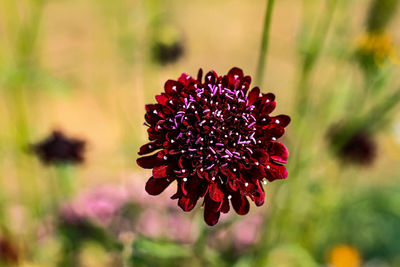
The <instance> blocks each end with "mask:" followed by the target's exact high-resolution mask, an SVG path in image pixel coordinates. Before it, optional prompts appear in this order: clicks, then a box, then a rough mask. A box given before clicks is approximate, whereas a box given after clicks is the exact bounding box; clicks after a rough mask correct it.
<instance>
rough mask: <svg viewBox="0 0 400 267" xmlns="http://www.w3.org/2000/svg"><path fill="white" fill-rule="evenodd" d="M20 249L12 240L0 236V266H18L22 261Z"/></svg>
mask: <svg viewBox="0 0 400 267" xmlns="http://www.w3.org/2000/svg"><path fill="white" fill-rule="evenodd" d="M19 254H20V253H19V249H18V247H17V246H16V244H14V243H13V242H12V241H11V240H10V239H8V238H6V237H5V236H0V265H1V266H3V265H2V264H6V265H7V266H8V264H10V266H11V265H13V266H15V265H18V262H19V261H20V255H19Z"/></svg>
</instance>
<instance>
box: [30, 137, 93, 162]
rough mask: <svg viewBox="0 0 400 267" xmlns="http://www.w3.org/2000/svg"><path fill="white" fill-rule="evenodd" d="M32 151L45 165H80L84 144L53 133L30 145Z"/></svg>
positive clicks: (82, 159) (82, 158)
mask: <svg viewBox="0 0 400 267" xmlns="http://www.w3.org/2000/svg"><path fill="white" fill-rule="evenodd" d="M32 150H33V151H34V152H35V153H36V154H37V155H38V156H39V158H40V159H41V160H42V161H43V162H44V163H45V164H58V163H82V162H83V161H84V156H83V153H84V152H85V142H84V141H82V140H79V139H75V138H70V137H67V136H65V135H64V134H63V133H62V132H60V131H53V133H52V134H51V135H50V136H49V137H47V138H46V139H45V140H43V141H41V142H39V143H37V144H35V145H32Z"/></svg>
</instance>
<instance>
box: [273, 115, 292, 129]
mask: <svg viewBox="0 0 400 267" xmlns="http://www.w3.org/2000/svg"><path fill="white" fill-rule="evenodd" d="M274 119H275V123H277V124H279V125H280V126H281V127H286V126H288V124H289V123H290V117H289V116H286V115H278V116H275V117H274ZM277 120H278V121H279V123H278V122H277Z"/></svg>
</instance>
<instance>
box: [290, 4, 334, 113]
mask: <svg viewBox="0 0 400 267" xmlns="http://www.w3.org/2000/svg"><path fill="white" fill-rule="evenodd" d="M336 6H337V0H329V1H328V3H327V6H326V12H323V13H322V14H321V16H322V17H321V18H320V20H319V21H320V22H319V24H318V25H317V29H316V31H315V35H314V36H313V37H312V39H311V40H310V42H309V45H308V46H307V48H306V51H305V55H304V57H303V60H302V65H301V73H300V81H299V85H298V88H297V93H296V107H295V108H296V110H295V111H296V114H299V115H300V116H301V117H302V115H303V114H304V113H305V111H306V110H307V108H308V106H309V95H310V85H309V79H310V74H311V72H312V70H313V69H314V66H315V63H316V62H317V61H318V59H319V56H320V54H321V51H322V49H323V47H324V43H325V40H326V37H327V34H328V32H329V28H330V25H331V22H332V18H333V15H334V12H335V9H336Z"/></svg>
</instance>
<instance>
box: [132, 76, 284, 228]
mask: <svg viewBox="0 0 400 267" xmlns="http://www.w3.org/2000/svg"><path fill="white" fill-rule="evenodd" d="M250 83H251V77H250V76H244V75H243V71H242V70H241V69H238V68H233V69H231V70H230V71H229V73H228V75H225V76H218V75H217V74H216V73H215V72H214V71H210V72H209V73H207V75H206V76H205V81H204V82H202V70H201V69H200V71H199V74H198V76H197V79H195V78H193V77H191V76H189V75H187V74H182V75H181V77H179V79H178V80H177V81H174V80H168V81H167V82H166V83H165V87H164V89H165V92H164V93H162V94H161V95H157V96H156V100H157V102H158V103H157V104H150V105H146V115H145V120H146V122H147V124H146V125H147V126H149V128H148V130H147V131H148V135H149V140H150V143H147V144H145V145H143V146H142V147H141V148H140V151H139V155H144V154H149V153H152V152H156V153H154V154H152V155H150V156H144V157H141V158H139V159H138V160H137V163H138V164H139V166H141V167H143V168H148V169H153V176H152V177H151V178H150V179H149V180H148V181H147V184H146V191H147V192H148V193H149V194H150V195H158V194H160V193H161V192H163V191H164V189H165V188H166V187H168V186H169V185H170V184H171V183H172V182H173V181H175V180H176V181H177V192H176V193H175V194H174V195H173V196H172V198H173V199H179V201H178V205H179V206H180V207H181V208H182V209H183V210H184V211H190V210H192V209H193V208H194V207H195V205H196V203H197V201H198V200H199V199H200V198H202V197H203V198H204V202H203V206H204V219H205V221H206V222H207V224H209V225H214V224H216V223H217V222H218V219H219V216H220V213H221V212H223V213H227V212H228V211H229V208H230V204H229V202H230V203H231V204H232V207H233V209H234V210H235V211H236V212H237V213H238V214H241V215H244V214H246V213H247V212H248V211H249V207H250V205H249V201H248V198H250V199H251V200H252V201H254V202H255V203H256V205H257V206H261V205H262V204H263V203H264V198H265V193H264V190H263V187H262V182H264V183H266V180H269V181H274V180H276V179H284V178H286V177H287V171H286V168H285V167H284V166H283V165H282V164H283V163H286V162H287V158H288V154H289V152H288V150H287V149H286V147H285V146H284V145H283V144H281V143H279V142H277V139H279V138H280V137H281V136H282V135H283V134H284V131H285V127H286V126H287V125H288V124H289V122H290V118H289V117H288V116H286V115H279V116H275V117H270V116H269V114H270V113H271V112H272V111H273V110H274V108H275V105H276V103H275V101H274V100H275V96H274V95H273V94H271V93H268V94H263V93H260V89H259V88H258V87H255V88H253V89H252V90H251V91H250V92H249V93H248V90H249V87H250ZM264 178H266V180H265V179H264Z"/></svg>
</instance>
